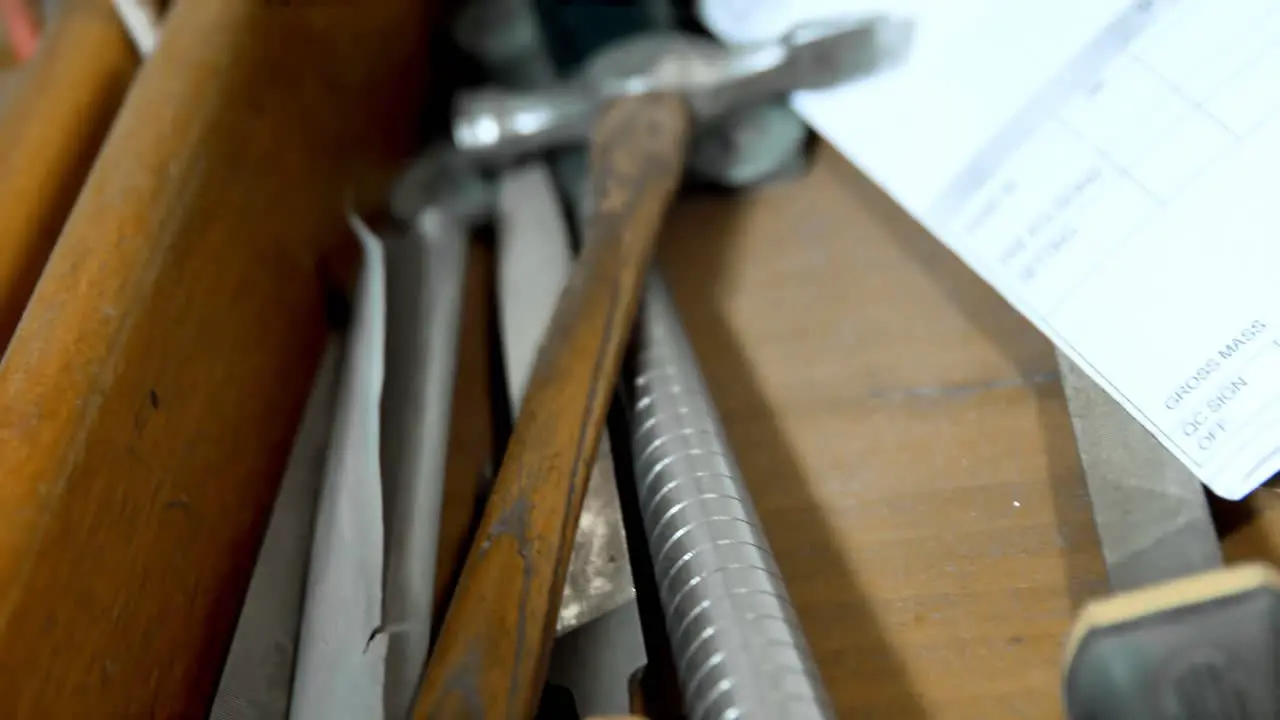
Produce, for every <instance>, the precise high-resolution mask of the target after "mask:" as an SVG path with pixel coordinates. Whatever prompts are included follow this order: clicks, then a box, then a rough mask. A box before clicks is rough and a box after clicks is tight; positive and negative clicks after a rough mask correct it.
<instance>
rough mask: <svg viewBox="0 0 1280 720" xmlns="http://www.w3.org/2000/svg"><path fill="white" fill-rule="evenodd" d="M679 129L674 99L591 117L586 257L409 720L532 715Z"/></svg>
mask: <svg viewBox="0 0 1280 720" xmlns="http://www.w3.org/2000/svg"><path fill="white" fill-rule="evenodd" d="M688 133H689V117H688V112H687V110H686V109H685V107H684V104H683V101H682V100H681V99H679V98H678V97H675V96H658V97H646V98H637V99H628V100H623V101H619V102H617V103H615V104H613V105H612V106H611V107H610V108H608V109H607V110H606V111H605V112H604V113H603V115H602V117H601V118H600V119H599V120H598V121H597V124H596V127H595V128H594V131H593V137H592V140H591V149H590V158H591V159H590V163H591V165H590V167H591V178H592V206H591V207H592V212H591V215H590V220H589V221H588V225H587V230H586V233H587V237H586V242H585V248H584V250H583V253H582V255H581V256H580V257H579V259H578V261H577V263H576V265H575V267H574V269H573V272H572V274H571V276H570V278H569V283H568V285H567V286H566V288H565V290H564V293H563V294H562V295H561V298H560V302H559V304H558V305H557V307H556V311H555V314H554V316H553V318H552V321H551V325H550V327H549V328H548V332H547V337H546V339H545V341H544V343H543V346H542V349H541V351H540V352H539V354H538V359H537V361H536V363H535V366H534V370H533V373H532V376H531V378H530V381H529V387H528V391H527V393H526V395H525V402H524V404H523V407H524V408H525V410H524V411H523V412H522V413H521V414H520V417H519V418H518V419H517V421H516V425H515V429H514V431H513V434H512V437H511V440H510V442H509V444H508V446H507V451H506V455H505V457H504V458H503V462H502V466H501V468H500V469H499V471H498V477H497V480H496V483H495V487H494V492H493V495H492V496H491V497H490V499H489V502H488V504H487V505H486V507H485V512H484V515H483V517H482V519H481V525H480V530H479V532H478V534H477V541H476V543H475V544H474V546H473V548H472V550H471V553H470V555H469V556H468V558H467V562H466V565H465V567H464V568H463V571H462V577H461V579H460V581H459V584H458V588H457V590H456V592H455V594H454V599H453V602H452V604H451V605H450V607H449V611H448V613H447V614H446V616H445V621H444V626H443V628H442V630H441V634H440V639H439V642H438V644H437V645H436V648H435V651H434V654H433V655H432V657H431V660H430V662H429V663H428V666H427V672H426V676H425V679H424V680H423V686H422V689H421V693H420V695H419V700H418V704H417V708H416V710H415V717H416V718H419V720H425V719H427V718H446V717H447V718H521V717H523V718H531V717H533V714H534V712H535V711H536V709H537V702H538V698H539V696H540V694H541V692H542V685H543V682H544V681H545V679H546V672H547V660H548V655H549V653H550V649H551V641H552V640H553V638H554V635H555V622H556V615H557V613H556V608H557V605H558V602H559V599H560V597H561V594H562V592H563V589H564V580H565V571H566V568H567V564H568V559H569V553H570V550H571V549H572V545H573V536H574V532H575V530H576V529H577V520H578V514H579V513H580V511H581V509H582V499H583V494H584V490H585V487H586V482H587V477H588V474H589V473H590V469H591V466H592V464H593V462H594V459H595V458H594V455H595V451H596V447H597V446H598V444H599V439H600V434H601V432H602V431H603V426H604V422H605V416H606V413H607V410H608V406H609V402H610V399H611V398H612V394H613V386H614V383H615V382H616V380H617V376H618V371H619V366H620V364H621V361H622V354H623V351H624V349H625V346H626V343H627V338H628V336H629V334H630V328H631V324H632V321H633V319H634V317H635V312H636V308H637V305H638V302H639V297H640V291H641V287H642V281H643V278H644V276H645V273H646V271H647V268H648V265H649V258H650V255H651V254H652V251H653V249H654V246H655V244H656V239H657V236H658V234H659V231H660V229H661V225H662V222H663V220H664V218H665V215H666V212H667V207H668V205H669V203H670V201H671V199H672V196H673V195H674V193H675V191H676V189H677V187H678V185H679V183H680V178H681V173H682V168H683V162H684V157H683V156H684V149H685V142H686V139H687V136H688Z"/></svg>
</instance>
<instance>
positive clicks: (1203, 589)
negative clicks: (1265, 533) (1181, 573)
mask: <svg viewBox="0 0 1280 720" xmlns="http://www.w3.org/2000/svg"><path fill="white" fill-rule="evenodd" d="M1278 631H1280V574H1277V573H1276V571H1275V569H1274V568H1271V567H1270V566H1267V565H1263V564H1249V565H1240V566H1236V567H1231V568H1221V569H1217V570H1211V571H1208V572H1204V573H1199V574H1197V575H1191V576H1187V577H1183V578H1178V579H1176V580H1172V581H1169V582H1165V583H1162V584H1159V585H1152V586H1150V587H1145V588H1141V589H1138V590H1134V591H1132V592H1128V593H1123V594H1120V595H1114V596H1111V597H1108V598H1103V599H1100V600H1095V601H1093V602H1091V603H1089V605H1087V606H1086V607H1085V609H1084V611H1083V612H1082V613H1081V615H1080V619H1079V620H1078V621H1077V623H1076V627H1075V629H1074V631H1073V632H1072V636H1071V639H1070V641H1069V642H1068V643H1067V663H1066V677H1065V678H1064V683H1063V685H1064V687H1063V693H1064V701H1065V703H1066V706H1067V715H1068V717H1071V718H1073V719H1075V720H1183V719H1190V718H1220V719H1221V720H1252V719H1253V718H1276V717H1280V698H1278V697H1277V695H1276V690H1275V678H1276V677H1277V674H1278V673H1280V653H1278V652H1277V650H1280V632H1278Z"/></svg>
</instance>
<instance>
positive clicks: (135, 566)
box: [0, 0, 443, 720]
mask: <svg viewBox="0 0 1280 720" xmlns="http://www.w3.org/2000/svg"><path fill="white" fill-rule="evenodd" d="M102 4H103V6H106V5H107V3H102ZM441 5H443V3H428V2H422V0H388V1H387V2H379V3H371V4H369V5H368V6H364V5H362V6H361V7H360V9H359V11H355V10H350V11H348V10H347V9H345V8H336V7H333V6H332V5H331V4H330V3H301V4H292V5H289V6H288V7H281V3H269V2H261V1H260V0H183V1H182V2H178V3H174V6H173V10H172V12H170V13H169V14H168V15H167V16H166V19H165V28H164V36H165V40H164V42H162V43H161V44H160V47H159V48H157V50H156V54H155V55H154V56H153V57H152V58H151V59H150V60H148V62H147V63H146V64H145V65H144V67H143V68H142V70H141V71H140V72H139V73H138V76H137V78H136V79H135V81H134V82H133V84H132V86H131V87H130V89H129V94H128V97H127V99H126V100H125V102H124V104H123V105H122V106H121V108H120V112H119V115H118V116H117V118H116V120H115V123H114V124H113V126H112V128H111V132H110V133H109V134H108V136H107V139H106V142H105V144H104V145H103V147H102V150H101V153H100V154H99V156H98V159H97V162H96V163H95V164H94V166H93V169H92V170H91V171H90V172H89V175H88V178H87V180H86V181H85V184H84V187H83V189H82V190H81V192H80V195H79V197H78V199H77V200H76V203H75V207H74V209H73V210H72V211H71V213H70V216H69V217H68V219H67V222H66V226H65V227H64V228H63V231H62V233H61V236H60V237H59V239H58V245H57V248H56V249H55V250H54V252H53V254H52V256H51V257H50V259H49V262H48V265H47V266H46V267H45V269H44V272H43V274H42V275H41V277H40V281H39V283H38V286H37V287H36V290H35V292H34V294H33V295H32V298H31V301H30V303H29V305H28V306H27V309H26V313H25V314H24V315H23V317H22V320H21V322H20V324H19V326H18V330H17V332H16V333H15V334H14V337H13V340H12V342H11V343H10V345H9V348H8V352H7V354H6V355H5V357H4V362H3V363H0V718H5V719H6V720H9V719H10V718H12V719H14V720H21V719H23V718H151V717H154V718H190V717H200V718H203V717H205V716H206V713H207V711H208V701H209V700H210V699H211V698H212V696H213V693H214V689H215V687H216V684H217V680H218V676H219V674H220V672H221V670H222V663H223V660H224V658H225V657H226V652H227V647H228V645H229V644H230V640H231V631H232V629H233V628H234V626H235V622H236V618H237V616H238V614H239V612H240V606H241V601H242V600H243V598H244V593H245V588H246V586H247V585H248V581H249V576H250V573H251V571H252V569H253V564H254V558H255V556H256V554H257V552H258V547H259V543H260V541H261V538H262V533H263V530H264V528H265V525H266V520H267V515H268V513H269V511H270V509H271V505H272V502H273V500H274V498H275V494H276V488H277V487H278V485H279V482H280V477H281V472H282V470H283V469H284V466H285V463H286V460H287V457H288V452H289V448H290V444H291V439H292V435H293V430H294V428H295V427H296V425H297V422H298V418H299V417H300V416H301V411H302V408H303V405H304V404H305V401H306V397H307V395H308V393H309V389H310V378H311V375H312V373H313V371H314V368H315V367H316V365H317V364H318V363H317V361H318V360H319V357H320V353H321V351H322V349H323V347H324V338H325V333H326V330H325V322H324V303H323V292H322V288H321V287H320V283H319V281H318V277H317V274H318V273H317V264H318V260H319V257H320V255H321V253H322V251H323V250H324V248H325V247H326V246H328V245H331V244H333V243H334V242H337V241H340V240H343V239H347V238H349V237H350V235H349V231H348V230H347V227H346V221H345V218H344V216H343V206H344V201H345V200H346V198H347V197H349V193H351V192H352V190H353V183H354V184H355V187H356V188H357V189H364V188H365V184H366V183H371V182H373V179H374V178H377V177H382V178H385V177H388V176H389V175H390V174H391V172H392V170H393V168H395V167H396V166H397V165H398V164H399V161H400V159H402V158H403V157H404V154H405V153H407V152H409V151H410V149H411V147H412V144H411V140H412V138H413V135H414V129H415V128H414V118H415V117H417V115H416V113H417V111H418V108H417V102H418V101H417V98H419V97H421V94H420V92H418V91H419V89H420V88H421V87H422V86H423V83H424V82H425V77H424V75H425V70H426V62H425V57H424V53H425V45H424V40H425V38H426V36H427V33H429V32H430V22H431V20H432V19H433V18H435V17H438V13H439V10H438V9H436V8H438V6H441ZM105 12H109V8H107V9H105V10H104V13H105ZM102 22H104V23H106V22H114V20H112V18H111V17H110V16H109V15H104V17H103V18H102ZM112 27H114V26H112ZM55 32H57V31H55ZM111 32H113V33H115V32H118V28H117V29H113V30H111ZM117 39H118V40H119V42H120V43H123V42H124V40H123V39H120V38H117ZM50 42H53V40H52V39H51V40H50ZM121 47H122V48H125V47H126V46H123V45H122V46H121ZM46 49H49V50H51V49H52V47H51V46H50V47H48V48H42V49H41V51H40V53H44V52H45V50H46ZM72 54H74V53H72ZM35 62H39V60H38V59H37V60H36V61H35ZM30 79H31V80H36V79H37V78H35V77H32V78H30ZM11 140H12V139H11V138H9V137H5V138H3V141H4V142H5V143H9V142H11ZM11 151H13V152H25V148H23V147H20V146H14V145H10V144H5V145H4V146H3V147H0V158H3V160H0V164H3V161H7V160H8V158H9V156H8V155H6V153H9V152H11ZM366 192H367V190H366ZM22 197H23V196H18V198H16V201H17V202H22V199H21V198H22ZM12 202H15V198H13V197H6V198H5V200H4V204H3V207H4V208H5V210H4V212H9V211H10V210H11V208H10V204H11V203H12Z"/></svg>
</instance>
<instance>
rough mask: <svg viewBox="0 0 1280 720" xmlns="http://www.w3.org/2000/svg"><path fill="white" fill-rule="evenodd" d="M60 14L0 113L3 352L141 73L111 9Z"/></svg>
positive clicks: (67, 7)
mask: <svg viewBox="0 0 1280 720" xmlns="http://www.w3.org/2000/svg"><path fill="white" fill-rule="evenodd" d="M63 6H64V9H63V10H62V12H61V13H60V15H59V18H58V20H57V21H56V22H55V23H53V25H52V26H51V27H50V28H49V29H48V30H47V31H46V33H45V35H44V38H43V39H42V40H41V45H43V47H42V48H41V50H40V52H39V53H37V54H36V56H35V57H34V58H32V59H31V60H30V61H28V62H27V64H26V66H25V67H24V68H23V70H22V72H23V73H25V75H26V77H24V78H22V79H20V80H19V81H18V82H17V83H16V85H15V86H14V87H13V89H12V92H11V94H10V95H9V97H8V101H7V104H5V105H4V106H3V107H2V108H0V197H2V198H4V203H3V204H0V352H3V349H4V346H5V345H7V344H8V342H9V338H10V337H11V336H12V335H13V330H14V328H16V327H17V326H18V319H19V318H21V317H22V311H23V310H24V309H25V308H26V307H27V301H28V300H29V299H30V297H31V291H32V290H33V289H34V288H35V286H36V281H37V280H38V279H39V278H40V274H41V272H42V271H43V270H44V267H45V263H46V262H47V261H48V259H49V254H50V253H51V252H52V251H53V246H54V243H55V242H56V241H57V239H58V233H59V232H61V230H62V225H63V223H65V222H66V220H67V214H68V213H70V212H71V206H72V204H74V203H75V201H76V196H77V195H78V194H79V192H80V188H81V186H83V184H84V180H85V177H86V176H87V175H88V174H89V167H90V166H91V165H93V160H94V158H95V157H97V155H98V149H99V147H100V146H101V144H102V140H103V138H104V137H106V135H107V130H108V129H110V127H111V123H112V120H114V119H115V116H116V110H118V109H119V107H120V101H121V99H122V98H124V94H125V91H126V90H127V89H128V88H129V81H130V80H132V79H133V74H134V71H135V70H136V69H137V67H138V57H137V53H136V52H135V51H134V49H133V48H132V47H131V46H130V45H129V39H128V38H127V37H125V34H124V30H122V29H121V28H120V21H119V20H118V19H116V17H115V13H114V11H113V10H112V9H111V3H110V0H74V1H72V2H65V3H63ZM2 50H3V48H0V51H2ZM0 55H3V52H0ZM0 64H3V62H2V61H0Z"/></svg>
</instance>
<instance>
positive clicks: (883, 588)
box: [663, 146, 1280, 720]
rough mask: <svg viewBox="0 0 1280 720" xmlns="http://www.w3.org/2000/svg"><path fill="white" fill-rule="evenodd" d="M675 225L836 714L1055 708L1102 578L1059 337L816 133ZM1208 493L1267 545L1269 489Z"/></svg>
mask: <svg viewBox="0 0 1280 720" xmlns="http://www.w3.org/2000/svg"><path fill="white" fill-rule="evenodd" d="M665 242H666V245H665V246H664V256H663V266H664V268H665V269H666V272H667V274H668V277H669V279H670V281H671V284H672V286H673V291H674V293H675V295H676V298H677V301H678V303H679V305H680V308H681V310H682V312H683V314H684V319H685V322H686V325H687V327H688V330H689V334H690V336H691V337H692V340H693V344H694V346H695V348H696V350H697V352H698V354H699V356H700V358H701V360H702V362H703V365H704V370H705V372H706V374H707V376H708V381H709V384H710V386H711V389H712V392H713V394H714V396H715V398H716V400H717V402H718V403H719V405H720V408H721V411H722V413H723V416H724V420H725V423H726V425H727V429H728V433H729V435H730V437H731V439H732V441H733V443H734V447H735V450H736V452H737V454H738V459H739V461H740V463H741V465H742V469H743V472H744V474H745V476H746V479H747V481H748V483H749V484H750V486H751V491H752V493H753V496H754V499H755V501H756V503H757V505H758V507H759V511H760V514H761V515H762V518H763V521H764V523H765V527H766V530H767V532H768V535H769V538H770V541H771V542H772V544H773V547H774V550H775V551H776V553H777V555H778V560H779V562H780V564H781V567H782V570H783V573H784V575H785V577H786V579H787V582H788V584H789V587H790V589H791V593H792V597H793V599H794V601H795V602H796V604H797V606H798V609H799V613H800V616H801V620H802V622H803V625H804V627H805V629H806V631H807V633H808V635H809V638H810V641H811V643H812V646H813V650H814V652H815V654H816V656H817V659H818V662H819V664H820V666H821V668H822V673H823V677H824V679H825V680H826V682H827V685H828V687H829V688H830V690H831V693H832V695H833V696H834V698H835V701H836V704H837V706H838V708H839V711H840V716H841V717H858V718H864V717H870V718H894V719H899V720H909V719H910V718H923V717H928V718H985V719H992V718H1023V717H1026V718H1047V717H1055V716H1057V715H1058V714H1059V713H1060V712H1061V711H1060V707H1059V667H1060V660H1061V651H1062V643H1063V638H1064V635H1065V633H1066V632H1067V630H1068V627H1069V624H1070V622H1071V620H1072V618H1073V614H1074V611H1075V609H1076V608H1077V607H1078V606H1079V605H1080V603H1081V602H1082V601H1083V600H1085V599H1087V598H1088V597H1090V596H1092V595H1095V594H1097V593H1099V592H1103V591H1105V589H1106V582H1105V571H1104V567H1103V563H1102V559H1101V555H1100V553H1099V548H1098V541H1097V536H1096V534H1095V532H1094V528H1093V525H1092V518H1091V506H1090V502H1089V498H1088V495H1087V493H1086V490H1085V486H1084V482H1083V477H1082V473H1081V467H1080V461H1079V458H1078V456H1077V453H1076V449H1075V445H1074V438H1073V435H1072V430H1071V424H1070V421H1069V418H1068V416H1067V409H1066V403H1065V400H1064V398H1063V394H1062V389H1061V387H1060V385H1059V383H1058V377H1057V370H1056V365H1055V363H1054V357H1053V353H1052V350H1051V347H1050V345H1049V343H1048V342H1047V341H1046V340H1045V339H1044V338H1043V337H1042V336H1041V335H1040V334H1039V333H1038V332H1036V331H1035V330H1034V329H1033V328H1032V327H1031V326H1030V324H1029V323H1027V322H1026V321H1025V320H1023V319H1022V318H1021V317H1020V316H1018V315H1017V314H1015V313H1014V311H1013V310H1012V309H1011V308H1009V306H1008V305H1006V304H1005V302H1004V301H1003V300H1001V299H1000V298H999V297H998V296H997V295H996V294H995V293H994V292H993V291H992V290H990V289H989V288H988V287H987V286H986V285H985V284H984V283H983V282H982V281H980V280H979V279H978V278H977V277H976V276H975V275H974V274H973V273H971V272H970V271H969V270H968V269H967V268H965V267H964V266H963V265H962V264H961V263H960V262H959V260H958V259H956V258H955V257H954V256H953V255H951V254H950V252H949V251H947V250H946V249H945V248H944V247H943V246H942V245H941V244H939V243H938V242H937V241H935V240H934V239H933V238H932V237H931V236H930V235H929V234H928V233H926V232H925V231H924V230H923V229H922V228H920V227H919V226H918V225H917V224H916V223H915V222H914V221H912V220H911V219H910V218H909V217H908V216H907V215H906V214H905V213H904V212H903V211H902V210H900V209H899V208H898V207H897V206H896V205H895V204H893V202H892V201H890V200H889V199H887V198H886V197H885V196H884V195H883V193H882V192H881V191H880V190H879V189H878V188H876V187H875V186H874V185H872V184H871V183H870V182H869V181H868V180H866V179H865V178H864V177H863V176H862V175H860V174H859V173H858V172H857V171H856V170H855V169H853V168H852V167H851V166H850V165H849V164H847V163H846V162H845V161H844V160H843V159H842V158H840V157H839V156H838V155H837V154H836V153H835V152H834V151H832V150H831V149H830V148H827V147H825V146H823V147H822V148H821V149H820V150H819V151H818V153H817V158H816V164H815V167H814V168H813V170H812V172H811V173H810V174H809V175H808V177H806V178H804V179H802V180H800V181H798V182H793V183H789V184H784V185H779V186H777V187H774V188H770V189H764V190H760V191H757V192H755V193H753V194H751V195H747V196H738V197H735V198H715V199H709V198H688V199H686V200H684V201H683V202H682V204H681V205H680V207H679V208H678V210H677V211H676V213H675V215H674V217H673V219H672V222H671V231H670V236H669V238H667V239H666V241H665ZM1217 509H1218V510H1219V517H1220V519H1219V522H1220V526H1222V527H1223V529H1224V530H1226V531H1227V532H1228V537H1227V541H1226V548H1227V554H1228V556H1229V557H1230V558H1232V559H1240V558H1245V557H1260V556H1261V557H1269V558H1275V557H1276V556H1277V553H1276V552H1275V550H1274V548H1275V547H1276V544H1277V542H1278V541H1280V537H1278V535H1280V530H1278V529H1277V528H1280V516H1277V513H1280V494H1276V493H1274V492H1265V491H1264V492H1260V493H1257V494H1255V497H1254V498H1252V499H1251V500H1250V501H1249V502H1248V503H1245V504H1225V503H1224V504H1221V505H1219V507H1218V508H1217ZM1273 516H1274V517H1273Z"/></svg>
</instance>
